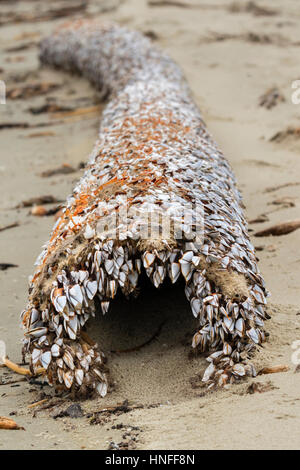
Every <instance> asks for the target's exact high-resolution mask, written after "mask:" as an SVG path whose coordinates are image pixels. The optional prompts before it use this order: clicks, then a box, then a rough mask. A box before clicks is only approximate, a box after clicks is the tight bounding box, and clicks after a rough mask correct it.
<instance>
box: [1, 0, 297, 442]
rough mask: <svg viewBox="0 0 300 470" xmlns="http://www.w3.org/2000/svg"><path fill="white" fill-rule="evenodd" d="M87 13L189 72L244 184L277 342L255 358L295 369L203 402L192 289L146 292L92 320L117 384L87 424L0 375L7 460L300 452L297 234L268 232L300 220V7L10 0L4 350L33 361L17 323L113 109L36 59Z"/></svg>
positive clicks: (58, 402) (4, 114) (87, 413)
mask: <svg viewBox="0 0 300 470" xmlns="http://www.w3.org/2000/svg"><path fill="white" fill-rule="evenodd" d="M80 17H82V18H86V17H97V18H99V19H103V21H104V20H113V21H115V22H117V23H119V24H121V25H124V26H126V27H128V28H132V29H136V30H138V31H140V32H142V33H144V34H146V35H147V36H149V37H150V38H151V39H152V40H153V41H154V42H155V44H157V45H159V46H160V47H162V48H164V49H165V50H166V51H167V52H168V53H169V55H170V56H171V57H172V58H173V59H174V60H175V61H176V62H177V63H178V64H179V65H180V66H181V67H182V69H183V70H184V73H185V75H186V77H187V80H188V82H189V84H190V86H191V88H192V91H193V93H194V97H195V100H196V102H197V104H198V105H199V107H200V109H201V111H202V113H203V117H204V120H205V122H206V123H207V125H208V128H209V130H210V131H211V132H212V134H213V136H214V138H215V139H216V141H217V142H218V143H219V145H220V147H221V148H222V150H223V151H224V154H225V155H226V157H227V158H228V160H229V162H230V164H231V165H232V167H233V170H234V172H235V175H236V177H237V181H238V185H239V188H240V190H241V192H242V195H243V199H244V204H245V212H246V217H247V220H248V222H249V231H250V234H251V240H252V242H253V244H254V246H255V247H256V250H257V256H258V257H259V259H260V264H259V265H260V269H261V271H262V273H263V275H264V277H265V280H266V283H267V287H268V289H269V290H270V292H271V297H270V300H269V306H268V312H269V314H270V315H271V320H269V321H268V322H267V325H266V327H267V331H268V332H269V334H270V336H269V337H268V340H267V342H266V343H264V345H263V347H262V348H260V349H259V351H258V352H257V353H256V355H255V358H254V361H253V362H254V364H255V366H256V368H257V370H258V371H259V370H261V369H262V368H266V367H274V366H286V367H285V368H284V369H283V370H284V371H282V372H279V373H274V374H262V375H258V376H257V377H255V378H251V379H250V378H248V379H247V380H245V381H244V382H243V383H241V384H239V385H233V386H231V387H230V388H229V389H227V390H219V391H207V390H206V389H205V388H203V386H202V384H201V378H200V376H201V374H202V373H203V371H204V369H205V367H206V364H207V363H206V361H205V358H204V357H201V356H195V355H193V354H190V349H191V348H190V339H191V337H192V333H193V330H194V328H195V323H194V318H193V316H192V315H191V313H190V307H189V305H188V303H187V301H186V299H185V297H184V292H183V289H178V288H177V287H176V288H169V289H165V290H160V291H156V290H155V289H153V290H151V289H150V290H149V291H146V292H145V293H142V294H141V296H140V297H139V298H138V299H136V300H135V301H134V302H132V303H129V305H128V306H127V307H125V308H123V307H122V308H118V304H117V303H116V304H115V305H113V307H112V310H111V312H110V313H109V315H108V316H105V317H100V316H99V317H98V318H96V319H95V320H94V321H93V322H92V323H91V324H90V326H89V329H90V334H91V336H92V337H93V339H95V340H97V341H99V342H101V344H102V345H103V348H104V351H105V352H106V354H107V357H108V361H109V367H110V371H111V382H112V383H111V389H110V392H109V394H108V395H107V396H106V397H105V398H104V399H101V398H96V399H89V400H85V401H76V403H77V404H78V405H79V406H78V407H77V408H76V410H77V412H78V415H79V416H78V417H72V416H69V414H72V413H71V412H70V411H66V410H67V409H68V407H69V406H70V405H72V404H74V402H72V401H71V399H70V398H64V399H62V398H61V397H56V396H55V394H54V392H53V390H52V389H51V388H50V387H49V386H47V385H43V384H42V383H41V382H39V381H37V382H29V381H27V380H26V379H24V378H23V377H21V376H19V375H16V374H14V373H13V372H11V371H9V370H8V369H6V368H4V367H0V416H6V417H10V418H12V419H14V420H15V421H16V422H17V423H18V425H20V426H22V427H24V430H1V429H0V450H4V449H108V448H116V449H117V448H119V449H138V450H140V449H168V450H169V449H170V450H171V449H299V447H300V426H299V419H300V394H299V390H300V368H298V372H297V370H296V369H297V365H296V363H295V361H293V360H292V353H293V352H294V351H295V350H293V349H292V344H293V342H294V341H297V340H300V282H299V280H300V250H299V246H300V228H298V229H297V230H294V231H292V232H290V233H288V234H285V235H281V236H262V237H258V236H256V233H257V232H259V231H262V230H265V229H267V228H269V227H272V226H273V225H276V224H280V223H286V222H288V221H295V220H299V219H300V156H299V155H300V153H299V152H300V127H299V117H300V104H294V103H293V101H292V93H293V92H294V91H295V90H294V89H292V83H293V82H294V81H295V80H299V79H300V77H299V50H300V30H299V21H300V8H299V2H298V1H297V0H285V1H283V0H273V1H272V2H268V1H267V0H264V1H259V0H256V2H247V1H242V0H239V1H236V2H233V1H230V0H210V1H208V0H206V1H202V0H180V1H179V0H178V1H177V0H174V2H173V1H169V2H164V1H158V0H153V1H152V0H149V1H148V2H147V1H146V0H106V1H105V0H89V1H85V2H82V1H79V0H76V1H75V0H74V1H61V0H53V1H52V2H38V1H36V0H28V1H27V0H24V1H23V0H19V1H18V0H16V1H13V2H9V1H5V0H0V51H1V54H0V80H2V81H4V82H5V84H6V104H0V139H1V151H0V177H1V190H0V194H1V198H0V265H1V270H0V286H1V287H0V292H1V301H0V340H2V341H4V342H5V343H6V348H7V354H8V356H9V358H10V359H11V360H12V361H14V362H16V363H21V359H22V358H21V347H22V346H21V338H22V330H21V329H20V327H19V322H20V320H19V317H20V312H21V311H22V309H23V308H24V306H25V305H26V300H27V291H28V276H29V275H30V274H32V272H33V264H34V262H35V259H36V257H37V256H38V254H39V253H40V251H41V246H42V245H43V244H44V243H45V242H46V241H47V240H48V238H49V233H50V230H51V228H52V226H53V224H54V221H55V219H54V218H55V212H56V211H57V210H59V205H60V204H61V203H63V202H64V201H65V199H66V197H67V195H68V194H70V193H71V191H72V188H73V186H74V184H75V182H76V181H77V180H78V179H79V178H80V176H81V174H82V172H83V171H84V170H83V166H84V163H85V162H86V161H87V158H88V155H89V153H90V152H91V150H92V147H93V144H94V142H95V140H96V138H97V132H98V126H99V120H100V117H101V109H102V107H103V103H101V100H100V97H99V95H98V94H97V92H96V91H95V90H94V89H93V88H92V87H91V86H90V85H89V84H88V83H87V82H86V81H85V80H84V79H82V78H80V77H78V76H74V75H73V76H72V75H70V74H67V73H64V72H61V71H58V70H52V69H48V68H46V67H41V66H40V64H39V60H38V43H39V40H40V39H41V38H42V37H44V36H46V35H47V34H50V32H51V31H52V30H53V29H54V28H55V27H56V26H57V25H59V24H60V23H61V22H63V21H65V20H66V19H67V18H68V19H71V18H80ZM28 87H31V88H28ZM57 169H59V171H56V170H57ZM51 173H52V174H51ZM42 196H51V197H52V200H51V199H50V201H52V202H50V203H49V204H48V203H46V202H47V200H44V201H43V200H42V201H40V204H39V203H38V205H41V206H42V207H43V208H44V209H43V210H45V212H46V213H47V211H48V212H49V214H48V215H44V216H35V215H33V214H32V211H33V212H34V210H33V207H34V206H33V207H32V205H31V204H30V201H29V200H30V199H32V198H41V197H42ZM24 201H25V202H26V201H29V204H28V205H27V204H24ZM36 202H38V201H36ZM24 205H25V206H26V207H23V206H24ZM10 225H12V227H10V228H9V226H10ZM10 265H12V266H10ZM147 342H149V344H146V345H144V346H143V347H139V345H142V344H143V343H147ZM128 349H129V350H131V351H129V352H123V353H122V352H121V353H120V352H116V351H120V350H128ZM299 357H300V354H299ZM39 402H40V403H39ZM36 403H37V404H36ZM32 404H33V405H34V406H32ZM73 410H74V407H73ZM76 410H75V411H76Z"/></svg>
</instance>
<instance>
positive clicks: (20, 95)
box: [6, 82, 60, 100]
mask: <svg viewBox="0 0 300 470" xmlns="http://www.w3.org/2000/svg"><path fill="white" fill-rule="evenodd" d="M59 86H60V85H58V84H57V83H50V82H43V83H34V84H30V85H24V86H22V87H16V88H9V89H8V90H7V91H6V96H7V98H9V99H10V100H19V99H28V98H32V97H33V96H38V95H45V94H47V93H49V91H53V90H55V89H57V88H58V87H59Z"/></svg>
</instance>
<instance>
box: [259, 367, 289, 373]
mask: <svg viewBox="0 0 300 470" xmlns="http://www.w3.org/2000/svg"><path fill="white" fill-rule="evenodd" d="M288 370H290V368H289V366H287V365H280V366H273V367H263V368H262V369H261V370H260V371H259V372H258V373H257V375H264V374H277V373H279V372H287V371H288Z"/></svg>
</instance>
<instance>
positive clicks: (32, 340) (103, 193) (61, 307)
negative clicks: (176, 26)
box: [22, 20, 267, 396]
mask: <svg viewBox="0 0 300 470" xmlns="http://www.w3.org/2000/svg"><path fill="white" fill-rule="evenodd" d="M40 58H41V61H42V62H43V63H45V64H50V65H53V66H57V67H60V68H63V69H65V70H69V71H72V72H79V73H80V74H82V75H84V76H86V77H87V78H88V79H89V80H90V81H91V82H92V83H93V84H94V85H95V86H96V87H97V89H98V90H100V91H101V92H102V93H103V96H108V97H109V100H108V104H107V106H106V108H105V110H104V112H103V115H102V121H101V125H100V131H99V138H98V140H97V142H96V144H95V146H94V149H93V151H92V153H91V155H90V159H89V163H88V166H87V168H86V171H85V173H84V175H83V177H82V178H81V180H80V181H79V183H78V185H77V186H76V187H75V189H74V191H73V194H72V195H71V196H70V197H69V198H68V200H67V203H66V206H65V208H64V211H63V214H62V216H61V217H60V219H59V220H58V221H57V223H56V225H55V226H54V229H53V232H52V234H51V238H50V240H49V242H48V243H47V244H46V245H45V246H44V249H43V251H42V253H41V255H40V256H39V258H38V260H37V263H36V264H37V268H36V271H35V273H34V276H33V278H32V281H31V285H30V290H29V304H28V306H27V308H26V310H24V311H23V313H22V320H23V325H24V328H25V340H24V352H25V353H29V354H30V355H31V359H30V360H31V369H32V371H33V372H34V371H35V370H36V369H37V368H38V367H43V368H44V369H45V370H46V373H47V378H48V381H49V383H50V384H53V385H54V386H55V387H59V386H60V387H61V386H63V387H65V388H66V389H68V390H71V391H73V392H75V393H78V394H83V395H87V394H89V393H91V392H94V391H96V392H98V393H99V394H100V395H101V396H104V395H105V394H106V393H107V387H108V381H107V369H106V367H105V358H104V354H103V353H102V352H101V350H100V349H99V348H98V345H97V344H94V343H93V342H91V341H90V340H89V338H88V337H87V336H86V334H85V333H84V331H83V329H84V327H85V325H86V322H87V321H88V319H89V317H90V316H94V315H95V311H96V307H97V305H98V304H100V305H101V309H102V312H103V314H106V313H107V312H108V310H109V305H110V302H111V300H112V299H113V298H114V297H115V295H116V293H117V290H118V289H119V290H120V291H121V293H122V294H124V295H125V296H130V295H136V294H137V291H138V289H137V287H138V280H139V276H140V273H141V272H142V271H145V272H146V274H147V276H148V277H149V279H150V280H151V281H152V283H153V284H154V285H155V287H157V288H158V287H160V286H162V284H163V282H164V280H165V279H166V278H169V279H170V280H171V282H172V283H175V282H176V281H177V280H178V279H179V277H181V276H183V277H184V279H185V283H186V287H185V292H186V296H187V298H188V301H189V302H190V305H191V310H192V313H193V315H194V317H195V319H196V321H197V325H198V327H197V329H196V332H195V334H194V337H193V340H192V346H193V348H198V349H199V350H201V351H205V350H208V351H209V352H210V355H209V356H208V361H209V365H208V367H207V369H206V371H205V373H204V376H203V380H204V381H205V382H207V384H208V385H209V386H214V385H220V386H222V385H225V384H228V383H231V382H233V381H235V380H239V379H240V378H241V377H242V376H245V375H255V369H254V367H253V366H252V365H251V364H250V363H248V362H247V359H248V358H249V356H251V354H252V353H253V352H254V349H255V346H256V345H258V344H261V343H262V342H263V341H264V340H265V332H264V319H266V318H267V314H266V312H265V304H266V295H267V292H266V289H265V284H264V281H263V278H262V276H261V275H260V273H259V269H258V266H257V259H256V256H255V253H254V248H253V246H252V244H251V243H250V241H249V236H248V233H247V224H246V221H245V218H244V215H243V210H242V202H241V197H240V194H239V192H238V190H237V187H236V182H235V178H234V175H233V173H232V170H231V168H230V166H229V164H228V162H227V160H226V159H225V157H224V156H223V154H222V152H221V151H220V149H219V148H218V146H217V144H216V143H215V142H214V140H213V138H212V137H211V135H210V134H209V132H208V131H207V129H206V126H205V124H204V122H203V120H202V117H201V114H200V111H199V110H198V108H197V106H196V105H195V103H194V101H193V98H192V96H191V92H190V89H189V87H188V85H187V83H186V81H185V78H184V76H183V74H182V72H181V70H180V68H179V67H178V66H177V65H176V64H175V63H174V62H173V61H172V60H171V59H170V58H169V57H168V56H167V55H166V54H165V53H163V52H161V51H160V50H159V49H158V48H156V47H155V46H153V44H152V43H151V42H150V41H149V40H148V39H147V38H146V37H143V36H142V35H141V34H139V33H138V32H134V31H129V30H127V29H125V28H123V27H120V26H117V25H114V24H99V23H98V22H96V21H87V20H84V21H77V22H73V23H67V24H64V25H63V26H61V27H60V28H59V29H58V30H57V31H56V32H55V33H54V34H52V35H51V36H50V37H49V38H46V39H44V40H43V41H42V43H41V53H40ZM149 221H150V222H149ZM96 299H97V300H96ZM100 346H101V345H100Z"/></svg>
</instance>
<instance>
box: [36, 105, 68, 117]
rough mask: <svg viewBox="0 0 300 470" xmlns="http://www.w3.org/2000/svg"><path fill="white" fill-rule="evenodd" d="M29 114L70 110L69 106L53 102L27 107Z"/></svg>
mask: <svg viewBox="0 0 300 470" xmlns="http://www.w3.org/2000/svg"><path fill="white" fill-rule="evenodd" d="M28 111H29V112H30V113H31V114H34V115H36V114H43V113H57V112H62V111H71V108H70V106H61V105H58V104H55V103H46V104H43V105H42V106H32V107H30V108H28Z"/></svg>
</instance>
